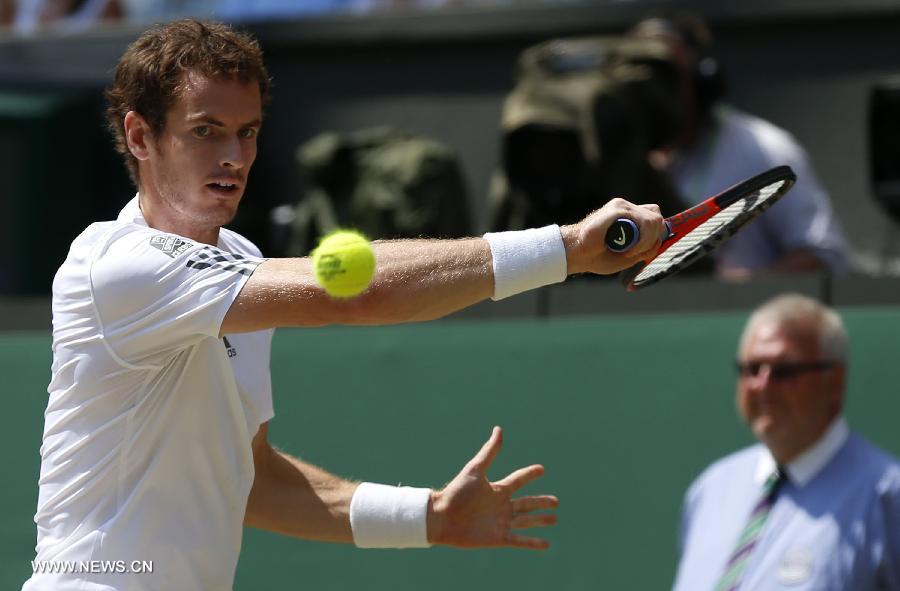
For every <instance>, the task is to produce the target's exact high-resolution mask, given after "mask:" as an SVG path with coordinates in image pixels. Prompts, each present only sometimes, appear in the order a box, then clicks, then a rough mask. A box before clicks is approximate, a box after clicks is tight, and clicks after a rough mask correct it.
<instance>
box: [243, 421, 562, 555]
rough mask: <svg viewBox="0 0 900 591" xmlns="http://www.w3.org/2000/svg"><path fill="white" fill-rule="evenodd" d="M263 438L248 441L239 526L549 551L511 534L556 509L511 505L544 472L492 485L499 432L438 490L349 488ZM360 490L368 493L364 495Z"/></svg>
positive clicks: (529, 471) (542, 504) (544, 502)
mask: <svg viewBox="0 0 900 591" xmlns="http://www.w3.org/2000/svg"><path fill="white" fill-rule="evenodd" d="M266 434H267V425H263V427H262V428H261V429H260V432H259V433H258V434H257V436H256V437H255V438H254V441H253V452H254V463H255V467H256V477H255V480H254V483H253V488H252V490H251V492H250V497H249V499H248V502H247V510H246V514H245V518H244V523H245V525H248V526H252V527H258V528H260V529H266V530H269V531H274V532H277V533H281V534H285V535H291V536H295V537H301V538H306V539H311V540H319V541H329V542H354V541H355V542H356V543H357V544H358V545H360V546H363V547H391V546H398V547H401V546H425V545H428V544H436V545H437V544H440V545H447V546H457V547H465V548H481V547H499V546H511V547H519V548H530V549H544V548H546V547H547V546H548V544H547V542H546V541H545V540H541V539H537V538H533V537H527V536H523V535H520V534H517V533H515V530H519V529H527V528H532V527H539V526H546V525H552V524H554V523H555V522H556V516H555V515H553V514H550V513H535V511H541V510H545V509H553V508H555V507H556V506H557V505H558V504H559V501H558V500H557V499H556V497H554V496H551V495H536V496H523V497H519V498H513V495H514V494H515V493H516V492H517V491H518V490H519V489H520V488H521V487H522V486H524V485H525V484H527V483H528V482H530V481H532V480H534V479H535V478H538V477H539V476H541V474H543V468H542V467H541V466H529V467H526V468H522V469H519V470H516V471H515V472H513V473H512V474H509V475H508V476H506V477H505V478H503V479H502V480H499V481H497V482H490V481H489V480H488V478H487V471H488V468H490V465H491V462H493V460H494V458H495V457H496V456H497V453H498V452H499V451H500V447H501V443H502V432H501V430H500V428H499V427H495V428H494V431H493V433H492V434H491V437H490V439H489V440H488V441H487V443H485V444H484V446H483V447H482V448H481V450H480V451H479V452H478V453H477V454H476V455H475V457H474V458H472V459H471V460H470V461H469V462H468V463H467V464H466V465H465V467H464V468H463V469H462V471H460V473H459V474H457V475H456V477H455V478H454V479H453V480H452V481H451V482H450V484H448V485H447V486H446V487H445V488H444V489H443V490H440V491H428V490H426V489H401V488H396V487H382V486H381V485H372V484H370V483H363V484H362V485H360V483H356V482H349V481H346V480H343V479H341V478H339V477H337V476H335V475H333V474H329V473H328V472H326V471H325V470H322V469H321V468H318V467H316V466H313V465H311V464H308V463H305V462H302V461H300V460H298V459H296V458H292V457H290V456H288V455H286V454H283V453H281V452H279V451H277V450H275V449H273V448H272V447H271V446H270V445H269V444H268V441H267V440H266ZM361 487H368V488H367V489H366V491H367V492H362V491H360V490H358V489H360V488H361ZM372 490H375V491H376V492H375V493H373V492H372ZM406 491H413V492H412V493H407V492H406ZM358 492H359V494H357V493H358ZM380 495H381V496H380ZM384 495H386V496H384ZM354 496H356V499H354Z"/></svg>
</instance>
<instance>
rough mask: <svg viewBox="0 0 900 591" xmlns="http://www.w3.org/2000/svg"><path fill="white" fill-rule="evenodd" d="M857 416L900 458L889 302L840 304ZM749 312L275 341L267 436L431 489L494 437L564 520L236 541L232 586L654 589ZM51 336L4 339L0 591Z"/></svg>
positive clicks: (22, 511) (14, 563)
mask: <svg viewBox="0 0 900 591" xmlns="http://www.w3.org/2000/svg"><path fill="white" fill-rule="evenodd" d="M845 317H846V319H847V323H848V326H849V329H850V332H851V344H852V349H851V374H850V378H851V379H850V392H849V394H848V406H849V408H848V415H849V417H850V421H851V423H852V424H853V425H854V426H855V427H857V428H858V429H860V430H861V431H863V432H865V433H866V434H868V435H869V436H870V437H871V438H872V439H874V440H875V441H876V442H877V443H879V444H880V445H882V446H883V447H886V448H887V449H889V450H891V451H892V452H893V453H895V454H898V453H900V435H898V432H897V418H896V417H897V416H900V397H898V396H897V392H896V386H895V383H896V376H897V374H898V370H897V368H896V363H894V358H895V357H896V351H897V350H898V348H900V309H898V310H879V311H875V310H850V311H847V312H846V315H845ZM743 318H744V316H743V314H731V313H730V314H693V315H681V316H656V317H651V316H643V317H629V318H607V317H591V318H587V317H585V318H568V319H565V320H552V321H515V322H513V321H506V322H502V321H492V322H480V323H475V322H463V321H459V322H445V323H432V324H427V325H419V326H405V327H392V328H368V329H361V328H354V329H350V328H330V329H317V330H284V331H281V332H280V333H279V334H278V335H277V336H276V339H275V347H274V353H273V360H272V368H273V376H274V385H275V406H276V412H277V416H276V418H275V419H274V420H273V422H272V427H271V439H272V440H273V442H274V443H276V444H277V445H280V446H281V447H282V448H284V449H285V450H287V451H289V452H291V453H294V454H296V455H299V456H301V457H303V458H304V459H307V460H309V461H312V462H315V463H320V464H322V465H324V466H327V467H328V468H329V469H331V470H333V471H335V472H337V473H339V474H342V475H345V476H349V477H353V478H359V479H369V480H375V481H381V482H387V483H398V482H403V483H407V484H415V485H430V486H440V485H442V484H443V483H444V482H446V481H447V480H449V478H450V477H451V476H452V475H454V474H455V472H456V471H457V470H458V469H459V468H460V467H461V466H462V464H463V463H464V462H465V461H467V460H468V459H469V457H470V455H471V454H473V453H474V452H475V451H476V450H477V449H478V448H479V446H480V445H481V443H482V442H483V440H484V439H485V438H486V437H487V436H488V434H489V432H490V428H491V426H493V425H495V424H499V425H502V426H503V427H504V428H505V437H506V439H505V449H504V450H503V452H502V453H501V455H500V456H499V457H498V459H497V461H496V463H495V466H494V469H493V470H492V476H493V477H495V478H499V477H501V476H503V475H505V473H507V472H508V471H510V470H512V469H514V468H516V467H519V466H522V465H525V464H528V463H531V462H540V463H543V464H545V466H546V467H547V475H546V476H545V477H544V478H543V479H542V481H539V482H538V483H536V484H533V485H531V486H530V487H529V488H528V489H527V490H528V491H529V492H553V493H555V494H557V495H558V496H559V497H560V499H561V501H562V507H561V508H560V510H559V525H558V526H557V527H556V528H554V529H553V530H549V531H547V532H546V533H547V536H548V537H549V539H550V540H551V541H552V544H553V545H552V548H551V549H550V550H549V551H548V552H546V553H541V554H531V553H526V552H523V551H509V550H494V551H458V550H448V549H432V550H427V551H422V550H409V551H361V550H357V549H355V548H352V547H341V546H331V545H321V544H311V543H306V542H301V541H295V540H290V539H286V538H280V537H277V536H274V535H269V534H265V533H262V532H258V531H253V530H248V531H247V534H246V537H245V542H244V551H243V554H242V559H241V563H240V565H239V567H238V576H237V583H236V589H238V590H250V589H281V588H298V589H317V590H330V589H335V590H338V589H341V590H343V589H350V588H354V587H357V588H366V589H376V590H377V589H391V590H392V591H402V590H412V589H421V588H423V587H426V586H427V588H429V589H432V590H434V591H438V590H443V589H447V590H453V591H456V590H457V589H460V588H468V589H486V588H497V589H511V588H518V589H523V590H528V589H547V588H552V589H557V590H558V589H573V590H574V589H577V590H582V589H588V588H592V589H660V588H665V587H666V585H668V584H669V582H670V581H671V577H672V575H673V571H674V566H675V560H676V550H675V540H676V533H675V532H676V528H677V520H678V510H679V505H680V502H681V495H682V492H683V490H684V488H685V487H686V486H687V484H688V483H689V481H690V480H691V478H692V477H693V476H694V475H696V473H697V472H698V471H699V470H700V469H701V468H702V467H703V466H704V465H706V464H707V463H708V462H709V461H711V460H713V459H714V458H716V457H717V456H719V455H721V454H723V453H726V452H728V451H730V450H733V449H735V448H737V447H738V446H741V445H743V444H746V443H748V442H749V441H750V437H749V435H748V434H747V433H746V431H745V430H744V428H743V427H742V426H741V425H740V423H739V422H738V420H737V418H736V416H735V413H734V405H733V379H734V376H733V371H732V362H733V359H734V346H735V342H736V340H737V337H738V335H739V332H740V329H741V326H742V322H743ZM49 363H50V352H49V338H48V337H45V336H42V335H33V334H6V335H0V368H2V369H3V370H4V375H5V376H6V380H5V384H6V385H5V386H4V389H3V390H4V394H5V398H6V399H7V400H9V401H11V403H8V404H7V412H6V413H5V414H4V415H3V416H2V418H0V437H3V438H4V440H3V441H2V444H3V445H2V446H0V449H2V450H3V451H2V453H3V457H2V459H3V460H4V461H3V464H4V465H5V466H6V468H7V474H8V475H9V479H8V484H7V486H6V487H5V489H4V492H3V493H2V496H0V499H2V501H3V506H4V507H5V508H6V511H7V519H5V520H4V523H5V524H6V527H5V528H4V529H3V530H2V533H0V564H3V565H5V566H6V568H5V569H3V570H2V571H0V587H2V588H16V586H17V585H19V584H20V583H21V581H22V580H23V579H24V578H25V577H26V576H27V574H28V572H29V568H30V565H29V562H28V561H29V560H30V559H31V558H32V552H33V545H34V526H33V524H32V522H31V516H32V515H33V513H34V506H35V499H36V480H37V470H38V460H39V458H38V448H39V445H40V432H41V424H42V410H43V406H44V401H45V396H46V394H45V389H46V383H47V379H48V372H49Z"/></svg>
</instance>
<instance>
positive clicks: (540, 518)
mask: <svg viewBox="0 0 900 591" xmlns="http://www.w3.org/2000/svg"><path fill="white" fill-rule="evenodd" d="M555 524H556V514H555V513H527V514H525V515H516V516H515V517H513V518H512V521H511V522H510V524H509V526H510V527H511V528H513V529H527V528H529V527H546V526H548V525H555Z"/></svg>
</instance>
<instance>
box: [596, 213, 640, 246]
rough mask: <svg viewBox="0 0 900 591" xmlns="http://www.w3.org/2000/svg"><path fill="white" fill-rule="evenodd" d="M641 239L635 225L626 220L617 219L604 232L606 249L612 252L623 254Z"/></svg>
mask: <svg viewBox="0 0 900 591" xmlns="http://www.w3.org/2000/svg"><path fill="white" fill-rule="evenodd" d="M640 239H641V231H640V230H639V229H638V226H637V224H635V223H634V222H633V221H631V220H629V219H628V218H619V219H617V220H616V221H614V222H613V223H612V225H611V226H610V227H609V229H608V230H607V231H606V239H605V242H606V248H608V249H610V250H611V251H613V252H625V251H626V250H628V249H629V248H631V247H632V246H634V245H635V244H637V242H638V240H640Z"/></svg>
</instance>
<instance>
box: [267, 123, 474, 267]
mask: <svg viewBox="0 0 900 591" xmlns="http://www.w3.org/2000/svg"><path fill="white" fill-rule="evenodd" d="M297 160H298V162H299V165H300V169H301V172H302V174H303V176H304V178H305V180H306V181H307V186H308V189H307V191H306V193H305V194H304V195H303V198H302V199H301V200H300V201H299V202H298V203H297V205H296V207H295V208H294V211H293V214H294V215H293V221H292V222H291V232H290V238H289V241H288V246H287V249H286V252H285V254H287V255H288V256H301V255H304V254H306V253H308V252H309V251H310V250H311V249H312V248H315V246H316V243H317V240H318V238H319V237H320V236H322V235H323V234H326V233H328V232H330V231H332V230H334V229H336V228H355V229H357V230H359V231H360V232H362V233H363V234H365V235H366V236H367V237H368V238H370V239H373V240H374V239H378V238H417V237H441V238H454V237H461V236H466V235H469V233H470V228H469V214H468V211H469V208H468V201H467V195H466V191H465V186H464V183H463V177H462V173H461V167H460V165H459V160H458V158H457V156H456V154H455V153H454V151H453V150H451V149H450V148H448V147H447V146H445V145H443V144H441V143H440V142H437V141H435V140H433V139H430V138H427V137H423V136H421V135H417V134H413V133H410V132H407V131H403V130H400V129H396V128H392V127H377V128H371V129H363V130H359V131H354V132H350V133H323V134H321V135H318V136H316V137H314V138H312V139H311V140H309V141H308V142H306V143H304V144H303V145H302V146H300V148H298V150H297Z"/></svg>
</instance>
